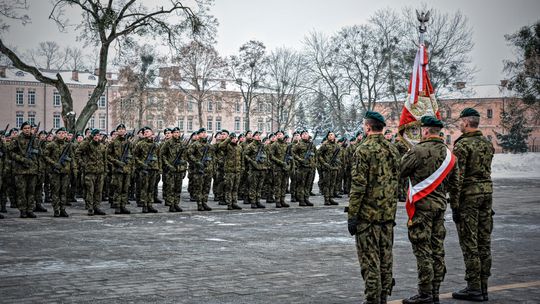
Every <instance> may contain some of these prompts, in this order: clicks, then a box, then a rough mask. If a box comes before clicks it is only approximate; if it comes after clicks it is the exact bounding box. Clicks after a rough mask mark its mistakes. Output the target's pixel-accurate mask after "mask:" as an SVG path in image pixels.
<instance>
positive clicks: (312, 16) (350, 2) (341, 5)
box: [5, 0, 540, 84]
mask: <svg viewBox="0 0 540 304" xmlns="http://www.w3.org/2000/svg"><path fill="white" fill-rule="evenodd" d="M48 3H49V2H48V1H39V2H37V3H36V2H32V4H31V5H32V7H31V12H30V16H31V18H32V24H30V25H27V26H26V27H22V26H21V25H19V24H13V25H12V27H11V30H10V32H9V33H7V34H6V35H5V38H6V41H7V42H8V43H9V44H11V45H16V46H17V47H18V48H19V50H24V49H27V48H31V47H35V46H36V45H37V43H38V42H40V41H45V40H55V41H57V42H59V43H60V44H61V45H68V44H70V45H72V44H74V43H75V39H74V35H73V33H71V34H61V33H58V31H57V29H56V26H55V25H54V24H53V22H52V21H49V20H48V19H47V17H48V13H49V10H50V5H49V4H48ZM422 3H423V1H414V0H402V1H398V0H377V1H365V0H356V1H354V0H332V1H317V0H311V1H309V0H266V1H263V0H216V4H215V6H214V7H213V8H212V14H214V15H215V16H216V17H217V18H218V20H219V22H220V26H219V32H218V45H217V48H218V51H220V53H221V54H222V55H231V54H234V53H235V52H237V50H238V48H239V47H240V45H242V44H243V43H244V42H246V41H248V40H251V39H256V40H260V41H262V42H263V43H264V44H265V45H266V46H267V49H269V50H271V49H274V48H276V47H281V46H286V47H292V48H295V49H300V48H301V46H302V44H301V41H302V40H303V38H304V36H305V35H306V34H307V33H309V32H310V31H312V30H317V31H321V32H324V33H327V34H332V33H334V32H335V31H337V30H338V29H339V28H341V27H343V26H346V25H353V24H362V23H365V22H367V19H368V18H369V17H370V16H371V15H372V14H373V13H374V12H375V11H376V10H377V9H381V8H386V7H392V8H394V9H396V10H401V8H402V7H404V6H411V7H421V6H422ZM424 3H425V1H424ZM428 5H429V6H431V7H434V8H437V9H439V10H441V11H443V12H454V11H456V10H457V9H460V10H461V11H462V12H463V13H464V14H465V15H466V16H468V17H469V21H470V24H471V25H472V28H473V31H474V33H473V39H474V41H475V47H474V49H473V50H472V53H471V55H472V60H473V63H474V64H475V65H476V67H477V68H478V69H479V72H478V73H477V74H476V81H475V83H476V84H495V83H499V80H500V79H503V77H504V76H503V74H502V71H501V70H502V66H503V64H502V61H503V60H504V59H509V58H511V57H512V52H511V49H510V48H509V47H508V46H507V45H506V42H505V40H504V34H508V33H513V32H515V31H517V30H518V29H519V28H520V27H521V26H523V25H526V24H532V23H534V22H535V21H537V20H539V19H540V1H538V0H514V1H508V0H494V1H487V0H454V1H439V0H438V1H430V2H428ZM428 30H429V29H428ZM411 65H412V63H411Z"/></svg>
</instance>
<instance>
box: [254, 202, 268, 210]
mask: <svg viewBox="0 0 540 304" xmlns="http://www.w3.org/2000/svg"><path fill="white" fill-rule="evenodd" d="M255 205H256V206H257V208H261V209H264V208H266V206H265V205H263V204H261V203H260V202H256V203H255Z"/></svg>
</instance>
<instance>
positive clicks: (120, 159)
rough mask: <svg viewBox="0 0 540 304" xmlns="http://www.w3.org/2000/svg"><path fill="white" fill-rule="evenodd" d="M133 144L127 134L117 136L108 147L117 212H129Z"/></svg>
mask: <svg viewBox="0 0 540 304" xmlns="http://www.w3.org/2000/svg"><path fill="white" fill-rule="evenodd" d="M131 149H132V145H131V143H130V142H129V139H128V138H127V137H126V136H117V137H116V138H115V139H114V140H113V141H112V142H111V143H110V144H109V146H108V147H107V159H108V162H109V163H110V167H111V175H112V176H111V188H112V189H114V193H113V197H112V202H113V207H114V208H116V211H115V213H116V214H129V213H130V212H129V210H127V208H126V205H127V204H128V203H129V197H128V193H129V186H130V181H131V174H132V171H133V160H132V156H131V154H132V151H131Z"/></svg>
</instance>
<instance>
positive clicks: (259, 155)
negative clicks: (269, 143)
mask: <svg viewBox="0 0 540 304" xmlns="http://www.w3.org/2000/svg"><path fill="white" fill-rule="evenodd" d="M263 148H264V144H263V143H262V142H261V145H260V146H259V149H258V150H257V155H256V156H255V162H257V163H260V162H262V161H263V160H264V159H265V158H266V155H264V153H263Z"/></svg>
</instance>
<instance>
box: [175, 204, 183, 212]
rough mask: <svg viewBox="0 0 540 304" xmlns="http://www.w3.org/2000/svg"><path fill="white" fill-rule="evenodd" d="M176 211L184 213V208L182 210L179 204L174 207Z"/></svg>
mask: <svg viewBox="0 0 540 304" xmlns="http://www.w3.org/2000/svg"><path fill="white" fill-rule="evenodd" d="M174 210H176V212H182V211H184V210H182V208H180V206H178V204H176V205H174Z"/></svg>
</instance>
